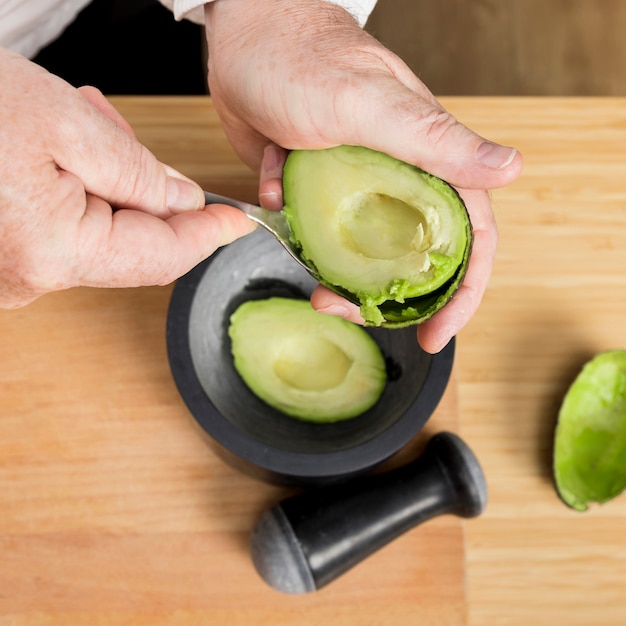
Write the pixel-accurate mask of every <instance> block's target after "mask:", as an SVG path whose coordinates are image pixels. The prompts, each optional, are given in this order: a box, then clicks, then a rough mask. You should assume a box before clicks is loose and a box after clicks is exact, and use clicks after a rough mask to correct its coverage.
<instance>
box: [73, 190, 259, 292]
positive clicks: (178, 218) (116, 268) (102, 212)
mask: <svg viewBox="0 0 626 626" xmlns="http://www.w3.org/2000/svg"><path fill="white" fill-rule="evenodd" d="M255 228H256V224H255V223H254V222H252V220H250V219H249V218H248V217H246V216H245V215H244V214H243V213H242V212H241V211H239V210H238V209H235V208H233V207H229V206H225V205H218V204H214V205H211V206H208V207H206V208H205V209H204V210H202V211H196V212H189V213H181V214H179V215H174V216H172V217H170V218H168V219H167V220H161V219H159V218H157V217H155V216H153V215H150V214H147V213H144V212H141V211H133V210H127V209H123V210H119V211H116V212H113V211H111V209H110V207H109V206H108V205H107V204H106V203H105V202H104V201H103V200H101V199H100V198H97V197H93V196H91V197H89V200H88V209H87V211H86V212H85V217H84V219H83V221H82V224H81V229H80V232H79V245H78V246H77V251H78V262H77V274H76V284H79V285H87V286H95V287H137V286H144V285H164V284H168V283H170V282H172V281H174V280H176V279H177V278H179V277H180V276H182V275H183V274H185V273H186V272H188V271H189V270H190V269H192V268H193V267H194V266H195V265H197V264H198V263H200V262H201V261H203V260H204V259H206V258H207V257H208V256H210V255H211V254H212V253H213V252H215V250H216V249H217V248H219V247H221V246H223V245H226V244H227V243H230V242H231V241H234V240H235V239H238V238H239V237H242V236H244V235H247V234H249V233H250V232H252V231H253V230H254V229H255Z"/></svg>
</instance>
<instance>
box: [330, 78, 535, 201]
mask: <svg viewBox="0 0 626 626" xmlns="http://www.w3.org/2000/svg"><path fill="white" fill-rule="evenodd" d="M360 89H361V90H362V94H361V95H360V96H359V97H355V95H354V93H350V92H349V91H348V90H346V91H344V93H343V101H340V102H339V103H338V106H339V108H338V110H339V111H340V112H339V113H338V116H337V117H338V119H342V120H346V121H349V120H352V121H353V123H354V124H353V125H352V126H350V125H348V126H346V127H344V128H345V130H347V132H348V136H347V137H346V138H345V140H344V143H352V144H356V145H365V146H368V147H370V148H374V149H376V150H380V151H381V152H386V153H387V154H390V155H391V156H394V157H396V158H398V159H400V160H402V161H406V162H408V163H413V164H415V165H417V166H419V167H421V168H422V169H424V170H426V171H428V172H431V173H432V174H434V175H436V176H438V177H440V178H443V179H444V180H446V181H448V182H449V183H451V184H452V185H455V186H457V187H462V188H468V189H471V188H473V189H493V188H495V187H501V186H503V185H506V184H508V183H510V182H512V181H513V180H515V179H516V178H517V177H518V176H519V175H520V173H521V170H522V166H523V161H522V156H521V155H520V153H519V152H518V151H517V150H516V149H515V148H512V147H508V146H501V145H499V144H497V143H493V142H491V141H487V140H485V139H484V138H483V137H481V136H480V135H478V134H476V133H475V132H473V131H472V130H470V129H469V128H467V127H466V126H464V125H463V124H461V123H460V122H459V121H458V120H457V119H455V118H454V116H452V115H451V114H450V113H449V112H448V111H446V110H445V109H443V108H442V107H441V105H439V104H438V103H437V102H436V101H433V100H432V99H431V98H427V97H424V96H423V95H422V94H416V92H415V91H413V90H412V89H409V88H408V87H406V86H404V85H403V84H402V83H400V82H399V81H397V80H396V79H395V78H393V77H392V76H387V77H379V79H378V80H372V81H368V82H366V81H364V82H363V83H362V85H361V87H360ZM354 102H359V103H362V102H367V103H369V104H368V106H361V107H360V114H359V115H355V114H354V111H353V109H354ZM348 124H349V122H348Z"/></svg>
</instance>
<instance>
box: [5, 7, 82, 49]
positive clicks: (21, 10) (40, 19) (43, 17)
mask: <svg viewBox="0 0 626 626" xmlns="http://www.w3.org/2000/svg"><path fill="white" fill-rule="evenodd" d="M89 1H90V0H2V1H0V47H2V48H6V49H7V50H13V52H17V53H18V54H21V55H23V56H25V57H33V56H35V55H36V54H37V52H39V50H41V48H43V47H44V46H45V45H47V44H48V43H50V42H51V41H53V40H54V39H56V38H57V37H58V36H59V35H60V34H61V33H62V32H63V30H64V29H65V28H66V27H67V25H68V24H70V23H71V22H73V21H74V19H75V18H76V16H77V15H78V13H80V11H81V10H82V9H83V8H84V7H85V5H87V4H89Z"/></svg>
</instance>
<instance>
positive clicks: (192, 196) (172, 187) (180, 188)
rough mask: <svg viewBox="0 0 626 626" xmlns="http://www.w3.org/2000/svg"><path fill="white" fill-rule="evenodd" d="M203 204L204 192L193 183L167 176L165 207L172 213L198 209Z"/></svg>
mask: <svg viewBox="0 0 626 626" xmlns="http://www.w3.org/2000/svg"><path fill="white" fill-rule="evenodd" d="M203 206H204V194H203V193H202V190H201V189H200V188H199V187H198V186H197V185H194V184H193V183H191V182H189V181H187V180H184V179H181V178H174V177H172V176H169V177H168V179H167V208H168V209H169V210H170V211H172V212H173V213H176V212H180V211H198V210H199V209H201V208H202V207H203Z"/></svg>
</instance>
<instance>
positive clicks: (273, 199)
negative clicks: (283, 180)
mask: <svg viewBox="0 0 626 626" xmlns="http://www.w3.org/2000/svg"><path fill="white" fill-rule="evenodd" d="M259 201H260V202H261V206H262V207H263V208H264V209H269V210H270V211H280V210H281V209H282V208H283V203H282V201H281V197H280V195H279V194H277V193H275V192H273V191H270V192H268V193H261V194H259Z"/></svg>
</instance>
